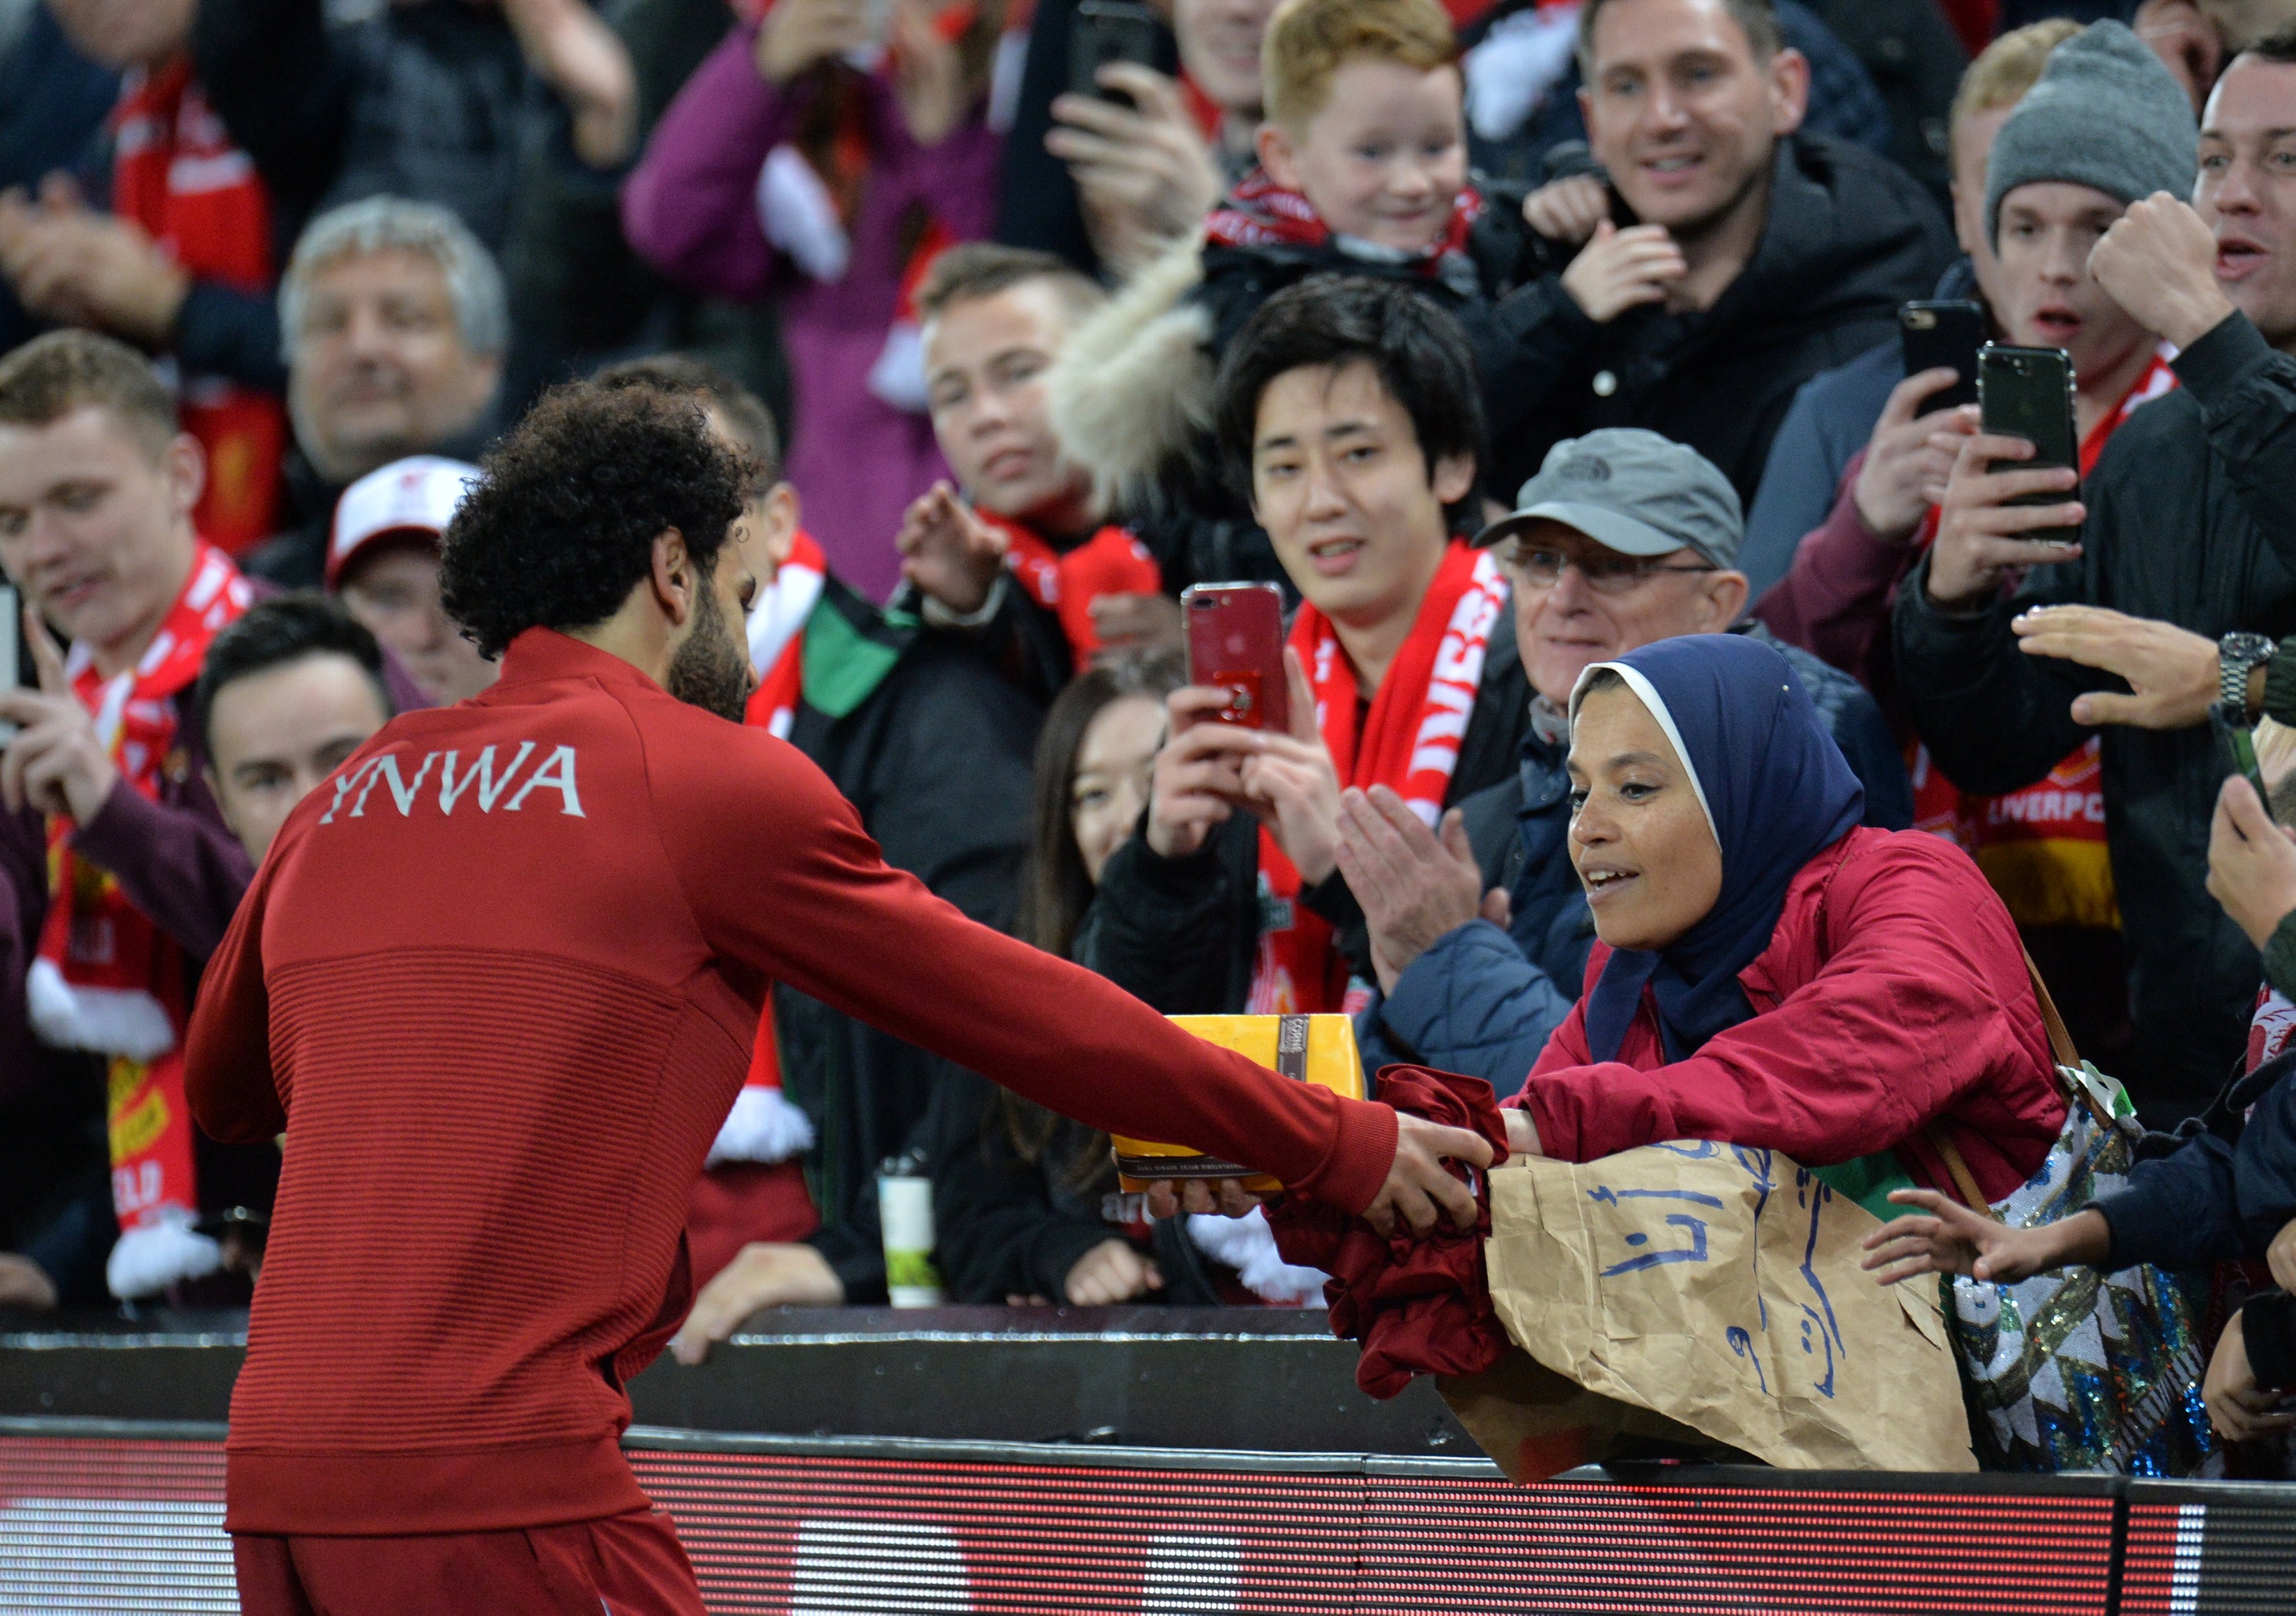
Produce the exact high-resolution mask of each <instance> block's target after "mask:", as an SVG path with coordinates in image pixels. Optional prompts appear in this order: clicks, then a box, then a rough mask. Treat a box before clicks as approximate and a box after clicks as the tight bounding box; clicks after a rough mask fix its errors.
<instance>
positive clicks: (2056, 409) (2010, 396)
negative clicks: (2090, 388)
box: [1977, 343, 2080, 545]
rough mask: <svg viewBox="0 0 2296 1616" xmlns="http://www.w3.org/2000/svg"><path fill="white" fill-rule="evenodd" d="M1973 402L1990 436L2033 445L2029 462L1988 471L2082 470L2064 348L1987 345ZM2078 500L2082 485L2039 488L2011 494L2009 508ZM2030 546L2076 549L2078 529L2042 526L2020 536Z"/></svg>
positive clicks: (1981, 356)
mask: <svg viewBox="0 0 2296 1616" xmlns="http://www.w3.org/2000/svg"><path fill="white" fill-rule="evenodd" d="M1977 402H1978V408H1979V411H1980V414H1981V416H1982V418H1983V422H1984V429H1985V431H1986V432H1987V433H1988V434H1989V435H1990V436H1996V437H2021V438H2023V439H2024V440H2025V441H2026V442H2027V443H2029V444H2030V445H2033V453H2032V457H2031V458H2030V459H2029V460H2021V461H2013V460H1998V461H1993V462H1992V463H1991V464H1989V466H1987V467H1986V469H1987V470H1989V471H2039V470H2045V469H2054V468H2056V467H2066V468H2070V469H2072V470H2074V471H2076V472H2078V471H2079V469H2080V441H2079V436H2078V435H2077V433H2076V432H2075V430H2074V426H2073V419H2074V418H2073V367H2072V360H2071V358H2070V357H2069V356H2068V355H2066V353H2065V351H2064V350H2063V349H2062V348H2024V347H2003V346H2002V345H2001V344H1999V343H1988V344H1986V345H1985V347H1983V348H1981V349H1980V350H1979V352H1978V355H1977ZM2079 498H2080V485H2079V483H2078V482H2076V483H2075V484H2074V485H2073V486H2072V487H2071V489H2069V490H2058V489H2046V488H2044V489H2037V490H2035V491H2034V492H2032V493H2030V494H2013V495H2012V496H2011V497H2010V498H2009V499H2008V500H2007V501H2005V503H2007V504H2011V505H2062V504H2068V503H2071V502H2073V501H2077V500H2079ZM2018 537H2019V538H2020V539H2021V540H2023V541H2024V542H2026V543H2033V544H2059V545H2065V544H2076V543H2079V542H2080V529H2079V528H2078V527H2043V528H2038V529H2034V530H2031V531H2029V532H2026V533H2022V534H2020V535H2018Z"/></svg>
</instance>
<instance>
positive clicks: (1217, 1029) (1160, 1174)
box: [1111, 1016, 1364, 1194]
mask: <svg viewBox="0 0 2296 1616" xmlns="http://www.w3.org/2000/svg"><path fill="white" fill-rule="evenodd" d="M1171 1020H1172V1022H1173V1024H1174V1025H1176V1026H1182V1027H1185V1028H1186V1029H1187V1030H1188V1031H1189V1032H1193V1033H1194V1034H1195V1035H1196V1036H1197V1037H1198V1038H1201V1039H1202V1040H1203V1041H1205V1042H1207V1043H1215V1044H1218V1046H1219V1047H1220V1048H1221V1049H1233V1050H1234V1051H1235V1052H1236V1053H1237V1054H1238V1055H1241V1056H1243V1057H1245V1058H1247V1059H1249V1060H1256V1061H1258V1062H1259V1064H1260V1065H1263V1066H1266V1067H1267V1069H1268V1070H1269V1071H1271V1072H1274V1073H1277V1074H1278V1075H1280V1076H1283V1077H1288V1078H1291V1079H1292V1080H1294V1081H1298V1082H1308V1083H1315V1084H1316V1085H1318V1086H1319V1087H1322V1088H1325V1089H1329V1090H1331V1091H1332V1092H1333V1093H1334V1094H1337V1095H1340V1096H1341V1097H1342V1098H1347V1099H1351V1100H1359V1099H1361V1098H1364V1075H1363V1057H1361V1056H1359V1055H1357V1053H1356V1025H1355V1023H1354V1022H1353V1021H1352V1020H1350V1019H1349V1017H1347V1016H1173V1017H1172V1018H1171ZM1111 1143H1112V1144H1113V1145H1114V1147H1115V1150H1116V1171H1117V1176H1118V1178H1119V1180H1120V1181H1121V1183H1122V1187H1123V1188H1125V1189H1127V1190H1141V1189H1145V1188H1148V1186H1149V1185H1150V1184H1151V1183H1152V1182H1154V1181H1155V1180H1156V1179H1242V1180H1243V1182H1244V1186H1245V1188H1249V1189H1252V1190H1256V1191H1259V1192H1261V1193H1263V1194H1265V1193H1267V1192H1270V1191H1274V1190H1279V1189H1281V1188H1283V1185H1281V1184H1279V1183H1277V1182H1276V1181H1275V1179H1272V1178H1270V1177H1268V1176H1267V1174H1266V1173H1255V1172H1253V1171H1251V1169H1250V1168H1248V1167H1244V1166H1242V1165H1241V1164H1239V1163H1234V1162H1223V1161H1221V1160H1219V1159H1218V1157H1215V1156H1208V1155H1204V1154H1203V1153H1202V1152H1201V1151H1200V1150H1191V1149H1189V1148H1188V1147H1186V1146H1185V1145H1159V1144H1156V1143H1155V1142H1153V1141H1152V1140H1149V1139H1126V1138H1124V1137H1123V1136H1122V1135H1121V1134H1119V1135H1117V1136H1116V1137H1115V1138H1114V1139H1112V1140H1111Z"/></svg>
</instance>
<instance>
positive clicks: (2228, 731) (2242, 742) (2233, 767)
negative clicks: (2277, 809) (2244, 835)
mask: <svg viewBox="0 0 2296 1616" xmlns="http://www.w3.org/2000/svg"><path fill="white" fill-rule="evenodd" d="M2209 729H2210V731H2211V732H2213V733H2214V735H2215V736H2216V743H2217V764H2218V768H2219V769H2221V770H2222V771H2224V772H2225V773H2226V774H2228V775H2230V774H2237V775H2239V776H2241V777H2242V778H2243V779H2245V780H2247V781H2248V783H2249V784H2250V785H2251V786H2253V787H2255V788H2256V800H2257V801H2258V802H2259V803H2262V804H2265V805H2266V806H2267V808H2269V807H2270V805H2271V803H2272V798H2271V796H2270V795H2269V794H2268V793H2267V791H2266V790H2265V788H2264V771H2263V770H2262V769H2261V768H2259V766H2258V764H2257V761H2256V731H2255V730H2253V729H2251V727H2250V726H2249V722H2248V714H2247V713H2246V711H2244V710H2243V711H2241V712H2237V713H2235V712H2234V711H2233V710H2232V709H2231V708H2229V707H2227V706H2225V704H2224V703H2222V702H2218V703H2217V704H2216V705H2215V706H2212V707H2210V709H2209ZM2237 828H2238V827H2237V826H2235V829H2237Z"/></svg>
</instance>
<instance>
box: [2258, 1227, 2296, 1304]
mask: <svg viewBox="0 0 2296 1616" xmlns="http://www.w3.org/2000/svg"><path fill="white" fill-rule="evenodd" d="M2264 1261H2265V1264H2266V1266H2267V1267H2268V1268H2270V1269H2271V1270H2272V1283H2273V1284H2275V1285H2278V1286H2279V1287H2280V1288H2281V1289H2282V1290H2284V1291H2296V1218H2291V1219H2289V1220H2288V1221H2287V1222H2286V1223H2285V1224H2284V1225H2283V1226H2282V1227H2281V1230H2280V1232H2279V1233H2278V1234H2276V1235H2275V1236H2272V1244H2271V1245H2268V1246H2267V1247H2265V1249H2264Z"/></svg>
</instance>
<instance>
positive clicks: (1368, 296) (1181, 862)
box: [1078, 275, 1525, 1013]
mask: <svg viewBox="0 0 2296 1616" xmlns="http://www.w3.org/2000/svg"><path fill="white" fill-rule="evenodd" d="M1476 398H1477V396H1476V388H1475V382H1474V363H1473V360H1472V356H1471V355H1470V354H1469V352H1468V349H1467V344H1466V339H1465V338H1464V336H1463V335H1462V334H1461V332H1460V331H1459V328H1458V326H1457V324H1456V322H1454V321H1453V320H1452V319H1451V318H1450V316H1449V315H1447V314H1444V313H1443V312H1442V311H1440V310H1439V309H1437V308H1435V307H1434V306H1432V305H1431V303H1429V302H1428V300H1427V299H1425V298H1421V297H1419V296H1418V295H1417V294H1416V293H1415V292H1413V291H1412V290H1409V289H1407V288H1406V287H1403V286H1400V285H1397V284H1393V283H1390V282H1384V281H1374V280H1371V279H1368V278H1365V277H1360V276H1338V275H1318V276H1316V277H1313V278H1311V279H1309V280H1306V281H1302V282H1300V283H1299V284H1298V285H1296V286H1293V287H1291V288H1288V289H1287V290H1283V291H1281V292H1278V293H1277V294H1276V295H1275V297H1273V298H1269V299H1268V300H1267V303H1266V304H1265V305H1264V306H1262V307H1261V309H1260V311H1259V313H1258V314H1255V315H1253V316H1252V318H1251V322H1250V323H1249V324H1247V325H1246V326H1245V327H1244V328H1243V331H1242V333H1241V334H1240V335H1239V336H1238V338H1237V339H1236V340H1235V342H1234V345H1233V346H1232V347H1230V348H1229V350H1228V354H1227V356H1226V360H1225V362H1224V363H1223V365H1222V368H1221V371H1220V380H1219V384H1218V399H1219V413H1218V432H1219V441H1220V448H1221V453H1222V455H1223V457H1224V459H1225V460H1226V463H1227V466H1228V469H1229V473H1230V476H1231V477H1233V478H1234V480H1235V481H1236V482H1238V483H1240V484H1242V485H1244V486H1246V487H1247V488H1248V489H1249V493H1250V497H1251V508H1252V512H1253V514H1254V516H1255V517H1257V518H1258V519H1259V523H1260V525H1261V526H1263V527H1265V528H1266V529H1267V534H1268V537H1269V539H1270V540H1271V541H1272V542H1273V543H1274V545H1275V553H1276V556H1277V558H1278V559H1280V560H1281V561H1282V562H1283V570H1284V572H1285V573H1286V574H1287V575H1289V576H1290V577H1291V579H1292V583H1293V584H1295V585H1296V586H1297V587H1298V589H1299V591H1300V594H1301V595H1302V596H1304V597H1305V600H1306V604H1305V605H1304V606H1302V607H1301V608H1300V612H1299V615H1298V616H1296V617H1295V618H1294V619H1293V621H1292V628H1291V633H1290V636H1289V642H1288V643H1289V646H1290V649H1289V651H1288V652H1287V658H1288V660H1289V661H1290V662H1291V664H1292V671H1291V679H1292V702H1291V707H1292V732H1291V733H1289V734H1276V733H1273V732H1270V731H1263V730H1247V729H1242V728H1240V727H1238V726H1235V725H1232V724H1226V723H1220V722H1212V720H1213V719H1214V718H1215V716H1216V715H1217V714H1218V713H1219V712H1220V711H1221V710H1222V709H1223V708H1225V706H1226V701H1227V697H1226V692H1225V691H1222V690H1211V689H1208V688H1204V687H1191V688H1189V689H1187V690H1181V691H1178V692H1177V693H1176V694H1175V695H1174V696H1173V697H1172V698H1171V702H1170V710H1171V714H1172V728H1173V734H1174V739H1173V741H1172V743H1171V744H1170V745H1169V746H1168V747H1165V749H1164V751H1163V753H1162V754H1161V755H1160V756H1159V757H1158V759H1157V763H1156V777H1155V783H1154V787H1153V788H1152V793H1151V798H1150V803H1149V808H1148V815H1147V821H1146V825H1147V834H1146V835H1145V836H1144V837H1134V838H1133V839H1132V840H1131V841H1129V842H1128V843H1126V844H1125V845H1124V846H1122V847H1121V848H1119V849H1118V850H1117V852H1116V853H1115V854H1114V855H1113V856H1112V857H1111V859H1110V860H1109V861H1108V866H1107V868H1106V869H1103V871H1102V872H1101V882H1100V887H1099V891H1098V893H1097V894H1096V895H1095V898H1094V900H1093V905H1092V908H1091V909H1090V910H1088V911H1087V915H1086V918H1085V920H1084V923H1083V926H1082V927H1081V929H1080V935H1079V938H1078V958H1079V959H1083V960H1084V961H1085V962H1086V963H1087V964H1089V965H1091V966H1092V967H1094V968H1095V970H1098V971H1100V972H1102V973H1103V974H1104V975H1109V976H1111V977H1113V978H1114V979H1115V980H1116V981H1117V982H1118V983H1121V984H1122V985H1124V986H1125V987H1128V988H1129V989H1131V990H1132V991H1133V992H1136V993H1137V994H1139V995H1140V996H1141V997H1143V998H1144V999H1146V1000H1148V1001H1149V1002H1150V1003H1152V1004H1153V1005H1155V1006H1156V1007H1157V1008H1159V1009H1162V1010H1167V1011H1171V1012H1176V1013H1177V1012H1189V1011H1193V1012H1198V1013H1206V1012H1221V1011H1237V1010H1243V1009H1246V1008H1249V1009H1251V1010H1253V1011H1309V1012H1313V1011H1331V1010H1339V1009H1342V1008H1354V1007H1355V1005H1357V1004H1358V1003H1360V1002H1361V1001H1362V999H1363V997H1364V995H1365V993H1367V992H1368V991H1369V990H1368V987H1367V986H1366V985H1365V984H1367V983H1369V982H1370V980H1371V977H1372V967H1371V963H1370V959H1369V956H1368V953H1367V951H1366V944H1365V936H1364V932H1363V916H1362V911H1361V910H1360V909H1359V908H1358V907H1357V904H1356V901H1355V898H1354V896H1353V894H1350V893H1349V891H1348V886H1347V882H1346V880H1345V878H1344V877H1341V875H1340V874H1339V871H1338V864H1337V861H1336V860H1337V855H1336V853H1335V851H1334V849H1335V845H1336V841H1337V830H1338V820H1337V815H1338V810H1339V797H1340V790H1341V787H1342V786H1359V787H1367V786H1371V785H1374V784H1382V785H1385V786H1388V787H1390V788H1393V789H1395V790H1396V791H1398V792H1399V793H1400V794H1402V796H1405V797H1406V798H1407V799H1409V800H1410V801H1411V802H1412V804H1414V807H1415V809H1416V810H1417V811H1418V812H1420V813H1421V814H1422V815H1423V817H1424V818H1425V819H1426V820H1429V821H1431V820H1432V819H1433V818H1434V816H1435V815H1437V814H1439V813H1440V812H1442V810H1443V809H1444V808H1445V807H1446V806H1447V805H1449V804H1452V803H1455V802H1457V801H1459V800H1461V799H1462V798H1464V797H1466V796H1470V795H1472V793H1473V792H1475V791H1478V790H1480V788H1483V787H1485V786H1488V785H1490V784H1493V783H1495V782H1496V781H1497V780H1499V779H1504V778H1505V776H1506V774H1507V773H1508V772H1509V771H1511V770H1512V768H1513V755H1514V751H1515V747H1516V744H1517V742H1518V740H1519V739H1520V738H1521V733H1522V724H1523V710H1524V706H1525V691H1524V689H1523V683H1522V668H1521V664H1520V663H1519V662H1518V661H1517V660H1516V659H1515V657H1513V656H1512V655H1511V654H1509V651H1508V649H1506V648H1505V647H1504V646H1503V645H1500V644H1498V643H1497V637H1498V634H1499V633H1504V631H1505V626H1506V624H1507V616H1506V584H1505V580H1504V579H1502V578H1501V577H1500V576H1499V573H1498V568H1497V566H1496V565H1495V564H1494V563H1493V562H1492V561H1491V559H1489V558H1488V556H1480V555H1478V554H1476V553H1475V552H1474V551H1472V550H1471V549H1470V548H1469V547H1468V546H1467V544H1466V543H1465V541H1464V539H1461V538H1458V537H1456V536H1455V535H1456V534H1458V532H1459V531H1460V529H1461V528H1462V526H1464V525H1465V524H1466V522H1467V521H1468V520H1469V519H1470V514H1471V510H1472V499H1471V495H1472V492H1473V490H1474V486H1475V465H1476V456H1477V455H1478V453H1480V449H1481V439H1482V430H1481V428H1482V422H1481V419H1480V409H1479V407H1478V404H1477V401H1476ZM1319 721H1320V722H1319Z"/></svg>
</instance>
